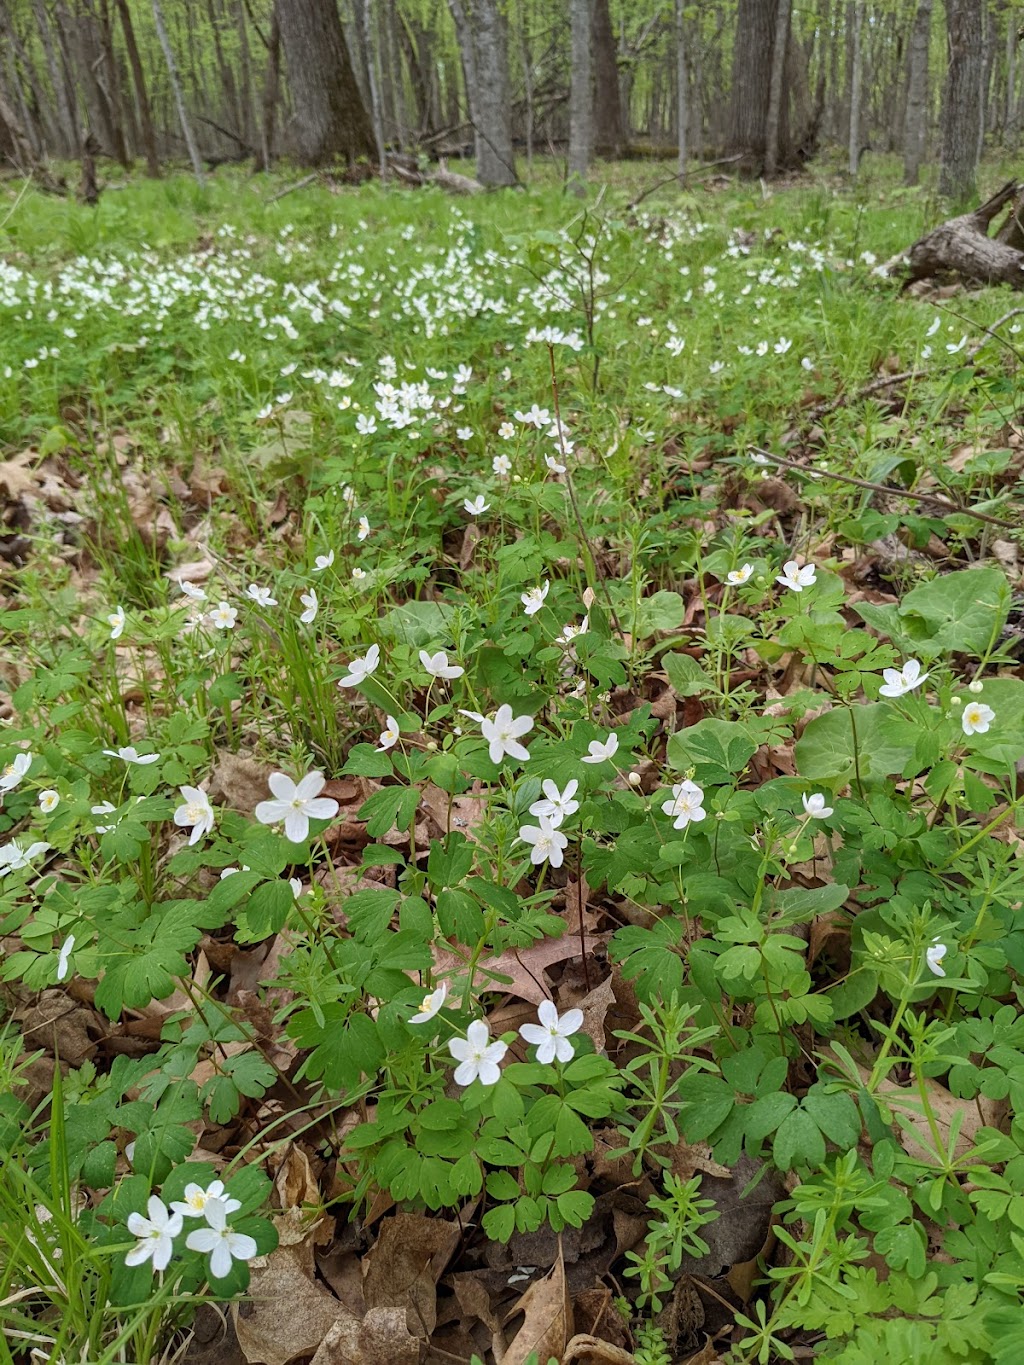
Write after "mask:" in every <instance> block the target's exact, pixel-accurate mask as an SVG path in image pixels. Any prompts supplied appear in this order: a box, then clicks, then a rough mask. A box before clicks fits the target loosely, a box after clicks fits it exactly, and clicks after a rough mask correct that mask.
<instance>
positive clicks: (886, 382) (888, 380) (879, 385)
mask: <svg viewBox="0 0 1024 1365" xmlns="http://www.w3.org/2000/svg"><path fill="white" fill-rule="evenodd" d="M927 373H928V372H927V370H903V371H901V372H900V373H899V374H887V375H886V376H885V377H884V378H883V379H872V381H871V383H870V384H865V385H864V386H863V388H860V389H857V391H856V392H855V393H841V394H840V395H839V397H838V398H832V399H830V400H829V401H828V402H827V403H819V404H818V405H817V407H814V408H808V409H807V412H806V414H805V415H806V416H807V417H810V418H815V417H824V416H825V415H826V414H827V413H830V412H835V410H836V409H837V408H841V407H844V406H845V405H846V404H847V403H853V402H855V401H856V400H857V399H859V398H869V397H870V396H871V395H872V394H873V393H878V392H880V391H881V390H882V389H891V388H892V386H893V385H894V384H902V383H903V381H904V380H905V379H922V378H923V377H924V376H925V375H926V374H927Z"/></svg>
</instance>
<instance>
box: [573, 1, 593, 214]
mask: <svg viewBox="0 0 1024 1365" xmlns="http://www.w3.org/2000/svg"><path fill="white" fill-rule="evenodd" d="M591 11H592V4H591V0H571V8H570V22H571V36H570V45H571V56H570V69H569V188H570V189H571V190H572V192H573V193H574V194H578V195H581V196H582V195H585V194H586V192H587V172H588V170H589V169H590V148H591V144H592V142H593V135H594V129H593V114H594V83H593V80H592V79H591V68H590V34H591V31H592V29H593V22H594V20H593V14H592V12H591Z"/></svg>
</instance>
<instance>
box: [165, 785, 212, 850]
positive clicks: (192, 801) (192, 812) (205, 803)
mask: <svg viewBox="0 0 1024 1365" xmlns="http://www.w3.org/2000/svg"><path fill="white" fill-rule="evenodd" d="M178 790H179V791H180V792H181V798H182V800H183V801H184V803H185V804H184V805H182V806H179V807H178V808H177V810H176V811H175V812H174V823H175V824H176V825H178V826H179V827H180V828H185V827H186V826H189V825H191V827H192V833H191V834H190V835H189V840H188V841H189V844H190V845H191V844H197V843H198V842H199V840H200V839H201V838H202V837H203V835H204V834H209V832H210V830H211V829H213V822H214V820H215V818H216V817H215V815H214V811H213V807H212V806H211V805H210V798H209V797H208V796H207V795H206V793H205V792H204V791H202V790H201V789H200V788H199V787H179V788H178Z"/></svg>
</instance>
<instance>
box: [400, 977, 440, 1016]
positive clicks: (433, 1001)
mask: <svg viewBox="0 0 1024 1365" xmlns="http://www.w3.org/2000/svg"><path fill="white" fill-rule="evenodd" d="M447 997H448V982H447V981H442V982H441V984H440V986H437V987H436V988H435V989H434V990H432V991H431V992H430V994H429V995H425V996H424V997H423V999H422V1000H421V1001H420V1007H419V1010H418V1012H417V1013H416V1014H414V1015H413V1016H412V1018H411V1019H410V1020H409V1023H410V1024H425V1023H427V1022H428V1020H430V1019H433V1017H434V1015H435V1014H437V1012H438V1010H440V1008H441V1007H442V1005H443V1004H444V1002H445V1000H446V999H447Z"/></svg>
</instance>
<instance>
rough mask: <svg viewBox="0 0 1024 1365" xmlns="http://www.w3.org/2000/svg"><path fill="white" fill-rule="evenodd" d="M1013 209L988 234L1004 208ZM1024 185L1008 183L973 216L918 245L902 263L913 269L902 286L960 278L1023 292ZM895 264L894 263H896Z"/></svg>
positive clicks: (931, 234)
mask: <svg viewBox="0 0 1024 1365" xmlns="http://www.w3.org/2000/svg"><path fill="white" fill-rule="evenodd" d="M1007 204H1010V205H1011V207H1010V211H1009V213H1008V214H1007V217H1006V220H1005V222H1004V223H1003V225H1002V227H1001V228H1000V229H999V231H998V232H997V233H996V234H995V236H994V237H990V236H989V229H990V228H991V226H992V221H993V219H994V218H995V217H996V215H997V214H998V213H999V212H1000V210H1001V209H1003V208H1005V207H1006V205H1007ZM1022 214H1024V185H1019V184H1018V183H1017V181H1015V180H1008V181H1007V182H1006V184H1005V185H1003V187H1002V188H1001V189H1000V190H997V192H996V193H995V194H994V195H992V197H991V199H987V200H986V201H985V203H984V204H980V205H979V206H978V208H976V209H975V210H974V211H973V212H972V213H963V214H960V216H959V217H957V218H950V219H949V220H948V222H945V223H942V224H941V225H940V226H939V227H937V228H935V229H934V230H933V231H932V232H929V233H928V234H927V236H925V237H922V238H921V239H920V240H919V241H916V242H915V243H914V244H913V246H912V247H910V249H909V251H907V252H906V253H905V254H904V256H902V257H900V258H899V264H901V265H902V264H906V265H907V266H908V267H909V270H908V274H907V278H906V280H905V281H904V284H903V288H904V289H906V288H908V287H909V286H910V285H911V284H914V283H915V282H916V281H918V280H928V279H935V278H936V277H942V276H949V275H957V276H959V277H960V278H961V279H963V280H976V281H979V282H980V283H982V284H1008V285H1009V286H1010V287H1011V289H1024V250H1020V249H1019V248H1018V247H1017V245H1016V243H1017V242H1020V243H1021V245H1022V246H1024V233H1022V231H1021V216H1022ZM893 264H894V265H895V264H896V263H895V262H894V263H893Z"/></svg>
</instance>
